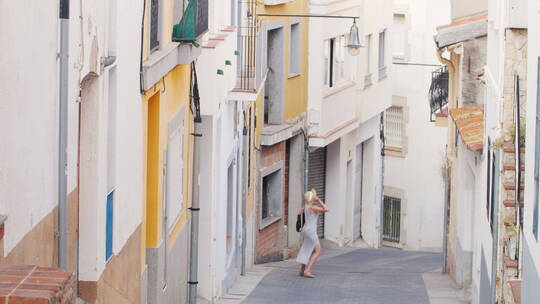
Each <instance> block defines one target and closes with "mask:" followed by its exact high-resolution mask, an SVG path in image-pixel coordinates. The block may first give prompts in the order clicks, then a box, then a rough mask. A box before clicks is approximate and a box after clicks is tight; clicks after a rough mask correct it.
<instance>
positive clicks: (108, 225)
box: [105, 191, 114, 261]
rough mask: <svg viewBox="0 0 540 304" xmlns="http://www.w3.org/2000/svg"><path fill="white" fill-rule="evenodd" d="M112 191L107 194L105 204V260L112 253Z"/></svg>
mask: <svg viewBox="0 0 540 304" xmlns="http://www.w3.org/2000/svg"><path fill="white" fill-rule="evenodd" d="M113 203H114V191H112V192H110V193H109V195H107V206H106V208H105V209H106V211H105V213H106V214H105V261H108V260H109V259H110V258H111V257H112V255H113V216H114V213H113V211H114V205H113Z"/></svg>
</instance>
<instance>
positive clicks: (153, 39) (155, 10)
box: [150, 0, 160, 52]
mask: <svg viewBox="0 0 540 304" xmlns="http://www.w3.org/2000/svg"><path fill="white" fill-rule="evenodd" d="M150 1H151V3H150V51H151V52H153V51H155V50H157V49H158V48H159V38H158V35H159V22H160V21H159V1H160V0H150Z"/></svg>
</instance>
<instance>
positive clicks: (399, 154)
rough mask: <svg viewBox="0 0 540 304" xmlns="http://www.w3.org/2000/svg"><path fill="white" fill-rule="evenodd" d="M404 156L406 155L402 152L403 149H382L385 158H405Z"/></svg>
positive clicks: (386, 147)
mask: <svg viewBox="0 0 540 304" xmlns="http://www.w3.org/2000/svg"><path fill="white" fill-rule="evenodd" d="M405 154H406V153H405V151H404V150H403V148H399V147H390V146H385V147H384V155H385V156H394V157H401V158H405Z"/></svg>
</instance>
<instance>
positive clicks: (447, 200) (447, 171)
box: [442, 165, 450, 273]
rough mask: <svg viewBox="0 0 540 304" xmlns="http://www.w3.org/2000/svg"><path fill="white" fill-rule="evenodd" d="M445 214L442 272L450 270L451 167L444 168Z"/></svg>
mask: <svg viewBox="0 0 540 304" xmlns="http://www.w3.org/2000/svg"><path fill="white" fill-rule="evenodd" d="M443 179H444V214H443V218H444V220H443V225H444V226H443V231H444V232H443V267H442V273H447V272H448V211H449V210H448V208H449V205H450V167H449V166H448V165H447V166H446V169H445V170H444V178H443Z"/></svg>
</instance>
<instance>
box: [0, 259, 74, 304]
mask: <svg viewBox="0 0 540 304" xmlns="http://www.w3.org/2000/svg"><path fill="white" fill-rule="evenodd" d="M0 283H1V288H0V303H13V304H15V303H26V304H40V303H43V304H72V303H73V304H74V303H75V278H74V276H73V275H71V274H70V273H68V272H65V271H64V270H62V269H57V268H46V267H36V266H28V265H10V264H0Z"/></svg>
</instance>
